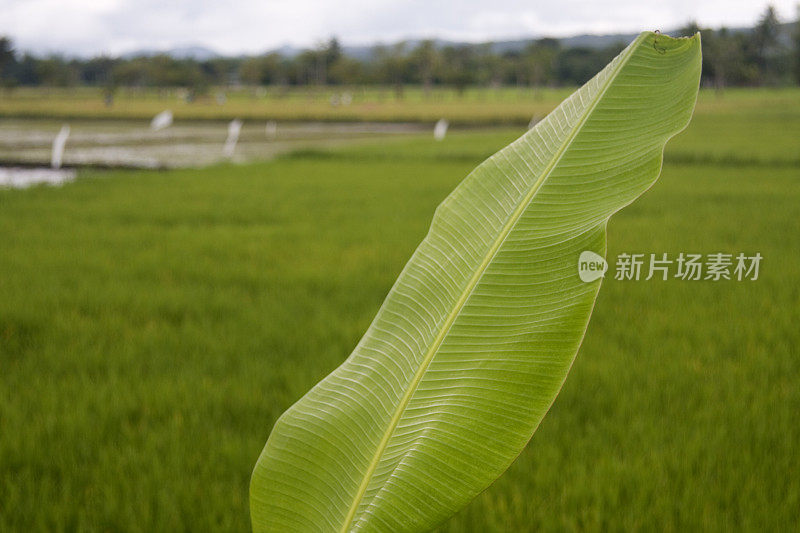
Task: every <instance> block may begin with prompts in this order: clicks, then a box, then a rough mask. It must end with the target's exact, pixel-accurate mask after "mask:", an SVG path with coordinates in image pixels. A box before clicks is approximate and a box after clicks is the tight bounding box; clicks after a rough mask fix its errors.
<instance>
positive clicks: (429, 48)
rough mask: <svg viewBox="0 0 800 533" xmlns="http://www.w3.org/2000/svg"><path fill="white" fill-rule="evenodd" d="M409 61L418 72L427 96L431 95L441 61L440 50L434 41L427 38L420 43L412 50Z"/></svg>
mask: <svg viewBox="0 0 800 533" xmlns="http://www.w3.org/2000/svg"><path fill="white" fill-rule="evenodd" d="M409 63H410V66H411V67H412V69H413V70H414V72H417V73H418V76H419V81H421V82H422V88H423V92H424V94H425V96H426V97H427V96H430V93H431V87H432V86H433V79H434V75H435V72H436V69H437V68H438V67H439V63H440V60H439V51H438V50H436V45H435V44H434V42H433V41H432V40H430V39H426V40H424V41H422V42H421V43H419V45H418V46H417V47H416V48H414V50H413V51H412V52H411V56H410V57H409Z"/></svg>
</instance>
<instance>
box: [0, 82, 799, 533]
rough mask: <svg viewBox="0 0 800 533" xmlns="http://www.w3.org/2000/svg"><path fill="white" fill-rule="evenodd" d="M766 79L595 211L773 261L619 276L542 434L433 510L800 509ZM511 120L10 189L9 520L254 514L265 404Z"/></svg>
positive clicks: (787, 160) (772, 518)
mask: <svg viewBox="0 0 800 533" xmlns="http://www.w3.org/2000/svg"><path fill="white" fill-rule="evenodd" d="M745 99H746V98H745V96H743V97H742V100H743V101H744V100H745ZM770 102H771V101H770V100H769V99H767V100H766V101H765V103H764V105H763V106H761V107H759V106H758V105H755V104H754V105H753V106H747V105H744V104H743V105H741V106H732V107H730V108H721V109H712V110H709V111H702V110H701V111H699V112H698V114H697V116H696V118H695V122H694V123H693V125H692V126H691V127H690V129H689V130H688V131H687V132H686V133H684V134H682V135H681V136H680V137H679V138H677V139H675V141H674V143H672V144H670V145H668V149H667V156H666V163H665V167H664V172H663V174H662V177H661V178H660V180H659V182H658V183H657V185H656V186H655V187H654V188H653V189H652V190H651V191H650V192H648V193H647V194H646V195H645V196H644V197H643V198H642V199H640V200H639V201H637V202H636V203H635V204H633V205H632V206H630V207H628V208H626V209H625V210H623V211H621V212H620V213H619V214H617V215H616V216H615V217H614V218H612V221H611V224H610V226H609V234H608V241H609V253H608V255H609V257H610V258H612V259H613V257H615V256H616V254H618V253H621V252H643V253H651V252H652V253H661V252H670V253H678V252H681V251H683V252H694V251H697V252H702V253H712V252H718V251H723V252H733V253H736V252H740V251H744V252H756V251H759V252H761V254H762V255H763V256H764V261H763V264H762V272H761V278H760V279H759V280H758V281H755V282H736V281H727V282H688V281H677V280H671V281H667V282H663V281H656V280H651V281H639V282H631V281H629V282H620V281H615V280H614V279H613V278H612V277H611V276H609V277H608V278H607V279H606V281H605V282H604V284H603V287H602V289H601V291H600V296H599V299H598V301H597V305H596V308H595V312H594V315H593V318H592V321H591V323H590V326H589V330H588V332H587V335H586V338H585V341H584V344H583V346H582V348H581V351H580V353H579V355H578V359H577V361H576V364H575V366H574V368H573V370H572V372H571V374H570V376H569V378H568V379H567V382H566V385H565V387H564V389H563V391H562V393H561V395H560V396H559V397H558V399H557V400H556V402H555V404H554V406H553V409H552V410H551V412H550V413H549V414H548V415H547V417H546V418H545V420H544V422H543V423H542V425H541V427H540V429H539V431H538V432H537V433H536V435H535V436H534V438H533V441H532V443H531V445H530V446H529V447H528V448H526V450H525V451H524V452H523V453H522V455H521V456H520V458H519V459H518V460H517V461H516V462H515V463H514V465H513V466H512V467H511V469H510V470H509V471H508V472H507V473H506V475H504V476H503V477H502V478H500V479H499V480H498V481H497V482H496V483H495V484H494V485H493V486H492V487H491V488H490V489H489V490H487V491H486V492H485V493H484V494H482V495H481V496H479V497H478V498H477V499H476V500H475V501H474V502H473V503H472V504H471V505H470V506H469V507H467V508H466V509H465V510H464V511H462V512H461V513H460V514H459V515H457V516H456V517H455V518H454V519H453V520H451V521H450V522H449V523H447V524H445V525H444V526H443V528H442V530H443V531H452V532H457V531H474V532H483V531H539V530H545V531H563V530H590V531H606V530H623V529H624V530H628V529H645V530H664V531H694V530H700V529H703V530H712V531H723V530H730V529H734V530H753V531H761V530H777V531H781V530H788V529H791V528H793V527H796V524H797V509H798V508H800V454H798V448H797V446H798V442H800V425H798V423H797V413H798V412H800V357H798V355H800V354H798V349H797V346H799V345H800V329H798V327H797V323H798V319H800V316H799V315H800V311H799V310H800V282H798V280H799V279H800V263H799V262H798V261H797V249H798V245H800V242H799V241H798V235H800V218H799V217H800V209H799V208H798V206H800V171H798V164H797V158H798V153H797V144H796V139H797V137H798V135H797V133H798V131H799V128H800V115H798V112H797V108H796V107H795V108H794V109H789V110H788V111H787V112H786V113H783V114H779V113H777V112H776V111H775V110H774V109H773V108H772V107H770V106H772V105H773V104H771V103H770ZM751 126H753V127H755V128H756V129H757V131H758V132H759V133H758V134H757V135H753V134H751V133H750V130H749V128H750V127H751ZM518 133H519V130H516V131H514V130H492V131H473V132H455V133H454V134H453V135H449V136H448V138H447V139H446V140H445V141H444V142H442V143H434V142H432V141H431V140H430V139H428V138H427V136H426V138H419V139H411V140H398V141H393V142H391V143H386V144H384V145H380V146H376V145H371V146H364V147H360V148H358V147H357V148H349V149H346V150H341V151H337V152H315V151H309V152H304V153H300V154H296V155H294V156H292V157H285V158H281V159H278V160H275V161H273V162H270V163H261V164H254V165H248V166H229V165H226V166H216V167H211V168H207V169H204V170H176V171H169V172H128V171H117V172H97V171H95V172H88V171H87V172H83V173H81V175H80V179H79V180H78V181H77V182H76V183H74V184H71V185H68V186H65V187H63V188H60V189H54V188H47V187H37V188H33V189H29V190H22V191H9V190H4V191H0V243H2V244H0V530H1V531H75V530H80V531H245V530H247V529H248V527H249V526H248V520H249V518H248V502H247V499H248V493H247V490H248V481H249V475H250V472H251V469H252V467H253V464H254V462H255V460H256V458H257V457H258V454H259V452H260V450H261V448H262V446H263V444H264V442H265V441H266V438H267V435H268V433H269V431H270V429H271V426H272V424H273V422H274V421H275V419H276V418H277V417H278V416H279V414H280V413H281V412H282V411H283V410H284V409H286V408H287V407H288V406H289V405H290V404H291V403H292V402H293V401H295V400H296V399H298V398H299V397H300V396H301V395H302V394H303V393H305V392H306V390H307V389H308V388H309V387H310V386H312V385H313V384H314V383H315V382H316V381H317V380H319V379H321V378H322V377H324V376H325V375H326V374H327V373H328V372H330V371H331V370H332V369H333V368H335V367H336V366H337V365H338V364H339V363H340V362H341V361H342V360H343V359H344V358H345V357H346V356H347V355H348V354H349V352H350V350H351V349H352V348H353V346H354V345H355V343H356V342H357V341H358V339H359V337H360V335H361V334H362V333H363V331H364V330H365V329H366V327H367V325H368V323H369V322H370V320H371V319H372V317H373V316H374V314H375V312H376V310H377V308H378V306H379V305H380V303H381V301H382V299H383V297H384V296H385V294H386V293H387V291H388V290H389V288H390V286H391V284H392V283H393V281H394V279H395V277H396V276H397V274H398V273H399V271H400V269H401V268H402V266H403V264H404V263H405V261H406V260H407V259H408V257H409V256H410V254H411V252H412V251H413V249H414V248H415V246H416V245H417V243H418V242H419V241H420V240H421V239H422V237H423V236H424V234H425V232H426V231H427V227H428V224H429V222H430V219H431V216H432V214H433V210H434V208H435V207H436V205H437V204H438V203H439V202H440V201H441V200H442V199H443V198H444V197H445V196H446V195H447V193H448V192H449V191H450V190H451V189H452V188H453V187H454V186H455V184H456V183H458V181H459V180H461V179H462V178H463V177H464V176H465V175H466V174H467V173H468V172H469V171H470V170H471V169H472V168H473V167H474V166H475V165H476V164H477V163H478V162H479V161H480V160H481V159H482V158H483V157H485V156H487V155H489V154H491V153H492V152H493V151H495V150H496V149H498V148H500V147H501V146H502V145H504V144H505V143H507V142H508V141H510V140H511V139H512V138H514V136H516V135H517V134H518ZM748 139H749V142H748Z"/></svg>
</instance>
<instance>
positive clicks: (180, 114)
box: [0, 87, 800, 125]
mask: <svg viewBox="0 0 800 533" xmlns="http://www.w3.org/2000/svg"><path fill="white" fill-rule="evenodd" d="M573 90H574V88H560V89H549V88H543V89H536V90H534V89H531V88H528V87H518V88H517V87H502V88H497V89H488V88H473V89H467V90H466V91H465V92H464V93H463V94H460V93H458V92H457V91H455V90H453V89H449V88H435V89H433V90H432V92H431V93H430V94H429V95H427V96H426V95H425V93H424V92H423V91H422V90H421V89H420V88H418V87H408V88H406V89H405V90H404V91H403V97H402V99H398V98H396V95H395V92H394V90H393V89H392V88H388V87H387V88H374V87H370V88H363V87H336V88H315V87H312V88H295V89H290V90H288V91H285V92H284V91H280V90H278V89H269V90H266V89H264V90H263V91H259V90H257V89H254V88H244V89H227V90H223V89H219V90H212V91H210V92H209V94H207V95H205V96H202V97H199V98H198V99H196V100H195V101H194V102H192V103H188V102H186V101H185V99H184V98H183V97H182V96H181V95H182V94H183V93H182V92H181V91H180V90H178V89H172V90H166V89H162V90H156V89H120V91H119V92H118V93H117V95H116V96H115V99H114V105H112V106H110V107H109V106H106V105H105V103H104V100H103V93H102V91H101V90H100V89H92V88H86V87H84V88H74V89H54V88H19V89H15V90H12V91H4V92H0V117H6V118H7V117H12V118H47V119H59V120H71V119H87V118H90V119H136V120H141V119H147V120H149V119H151V118H152V117H153V116H154V115H155V114H156V113H158V112H160V111H162V110H164V109H171V110H172V111H173V113H174V115H175V120H176V121H182V120H231V119H234V118H239V119H243V120H246V121H247V120H259V121H264V120H278V121H335V122H345V121H376V122H431V123H433V122H435V121H437V120H439V119H440V118H446V119H448V120H449V121H450V122H451V123H453V124H456V125H497V124H509V125H511V124H513V125H526V124H528V122H530V120H531V118H532V117H533V116H538V117H542V116H544V115H546V114H547V113H549V112H550V111H551V110H552V109H553V108H554V107H555V106H556V105H558V103H559V102H560V101H561V100H563V99H564V98H566V97H567V96H568V95H569V94H571V93H572V91H573ZM217 93H220V94H225V95H226V98H225V103H224V104H221V105H220V104H219V103H217V100H216V98H215V95H216V94H217ZM344 93H347V94H348V95H350V96H351V98H352V103H351V104H350V105H332V104H331V98H332V97H334V98H340V97H341V95H342V94H344ZM798 101H800V89H797V88H785V89H728V90H726V91H725V92H724V93H717V92H715V91H713V90H701V92H700V97H699V102H698V108H697V110H698V113H700V114H703V113H713V114H720V113H726V112H734V113H739V112H743V111H747V110H751V111H754V110H755V111H759V112H766V113H782V112H784V111H785V110H786V109H787V108H790V109H797V107H798V105H800V104H798Z"/></svg>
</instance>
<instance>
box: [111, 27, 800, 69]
mask: <svg viewBox="0 0 800 533" xmlns="http://www.w3.org/2000/svg"><path fill="white" fill-rule="evenodd" d="M793 25H794V23H791V22H790V23H783V24H781V35H780V38H781V41H786V42H785V43H784V44H787V43H788V42H789V41H790V40H791V32H792V31H793ZM752 30H753V28H750V27H739V28H728V31H730V32H732V33H738V32H750V31H752ZM664 33H666V34H670V35H674V34H675V33H677V29H672V30H666V31H664ZM637 35H638V33H610V34H602V35H595V34H589V33H586V34H581V35H574V36H572V37H561V38H558V39H557V40H558V42H559V43H560V44H561V46H562V47H564V48H578V47H580V48H592V49H598V48H606V47H608V46H612V45H615V44H620V43H622V44H627V43H629V42H631V41H632V40H633V39H635V38H636V36H637ZM542 37H544V36H531V37H529V38H519V39H507V40H498V41H491V42H489V43H471V42H465V41H448V40H445V39H433V43H434V46H436V47H437V48H445V47H447V46H482V45H485V44H489V46H490V49H491V51H492V53H495V54H504V53H508V52H519V51H521V50H523V49H524V48H525V46H526V45H527V44H528V43H530V42H531V41H533V40H536V39H541V38H542ZM423 40H424V39H406V40H404V41H399V42H401V43H402V44H404V45H405V47H406V49H407V50H411V49H413V48H415V47H416V46H418V45H419V44H420V43H421V42H422V41H423ZM383 44H385V46H389V47H391V46H394V45H395V44H398V43H397V42H395V43H383ZM376 46H377V43H376V44H370V45H346V44H345V45H343V46H342V52H343V53H344V55H346V56H348V57H352V58H354V59H357V60H359V61H368V60H370V59H372V58H373V56H374V54H375V47H376ZM304 50H307V48H304V47H298V46H292V45H289V44H286V45H283V46H281V47H279V48H274V49H271V50H268V51H266V52H264V53H277V54H280V55H282V56H285V57H288V58H293V57H295V56H297V55H298V54H300V53H302V52H303V51H304ZM160 54H166V55H169V56H171V57H174V58H176V59H195V60H197V61H206V60H208V59H214V58H217V57H225V56H223V54H220V53H218V52H216V51H214V50H212V49H210V48H207V47H205V46H199V45H196V46H182V47H177V48H171V49H168V50H152V49H145V50H137V51H134V52H128V53H126V54H122V55H121V57H122V58H124V59H130V58H133V57H152V56H155V55H160ZM246 55H247V54H240V56H239V57H244V56H246Z"/></svg>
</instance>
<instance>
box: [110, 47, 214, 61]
mask: <svg viewBox="0 0 800 533" xmlns="http://www.w3.org/2000/svg"><path fill="white" fill-rule="evenodd" d="M157 55H168V56H170V57H173V58H175V59H194V60H196V61H206V60H209V59H214V58H215V57H221V55H220V54H218V53H217V52H215V51H214V50H211V49H210V48H206V47H205V46H180V47H177V48H170V49H168V50H136V51H133V52H128V53H127V54H122V55H121V56H120V57H122V58H123V59H131V58H134V57H153V56H157Z"/></svg>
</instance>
